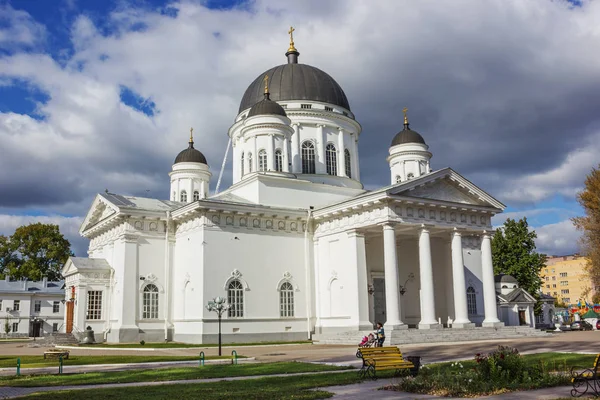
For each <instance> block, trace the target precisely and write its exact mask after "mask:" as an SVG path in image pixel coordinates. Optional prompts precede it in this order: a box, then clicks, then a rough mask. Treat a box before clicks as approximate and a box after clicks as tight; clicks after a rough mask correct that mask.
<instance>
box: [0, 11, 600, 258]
mask: <svg viewBox="0 0 600 400" xmlns="http://www.w3.org/2000/svg"><path fill="white" fill-rule="evenodd" d="M598 21H600V2H587V1H575V0H573V1H570V2H569V1H566V0H565V1H561V0H555V1H549V0H548V1H545V0H537V1H522V0H512V1H511V0H498V1H492V0H482V1H472V0H453V1H444V2H440V1H434V0H420V1H415V0H411V1H408V0H389V1H374V0H363V1H360V0H339V1H335V0H329V1H322V0H305V1H282V0H256V1H232V0H228V1H217V0H211V1H192V0H189V1H185V0H184V1H180V2H169V1H160V0H147V1H143V0H139V1H138V0H133V1H126V0H123V1H120V0H116V1H115V0H111V1H103V2H101V1H82V0H56V1H17V0H15V1H9V2H6V1H2V0H0V233H5V234H10V233H12V232H13V231H14V229H15V228H16V227H17V226H19V225H21V224H24V223H28V222H34V221H38V220H41V221H43V222H55V223H58V224H60V226H61V230H62V231H63V232H64V233H65V235H66V236H67V237H68V238H69V239H70V240H71V242H72V243H73V245H74V250H75V252H76V253H77V255H79V256H84V255H85V254H86V246H87V244H86V243H85V241H84V240H82V239H81V238H79V237H78V233H77V231H78V228H79V225H80V223H81V221H82V218H83V216H84V215H85V213H86V212H87V209H88V207H89V205H90V202H91V201H92V199H93V197H94V195H95V194H96V193H97V192H102V191H104V190H105V189H109V190H110V191H111V192H116V193H122V194H132V195H140V196H146V195H147V196H150V197H158V198H167V197H168V191H169V177H168V175H167V174H168V172H169V171H170V167H171V163H172V162H173V159H174V157H175V156H176V154H177V153H178V152H179V151H180V150H182V149H183V148H185V147H186V145H187V137H188V136H187V135H188V131H189V127H190V126H193V127H194V128H195V132H196V144H197V145H196V147H197V148H199V149H201V151H202V152H203V153H204V154H205V155H206V157H207V158H208V160H209V164H210V165H211V168H212V170H213V177H214V178H216V176H217V175H218V170H219V168H220V165H221V162H222V159H223V155H224V153H225V148H226V145H227V129H228V128H229V126H230V125H231V124H232V122H233V119H234V117H235V115H236V113H237V109H238V106H239V101H240V100H241V98H242V95H243V93H244V90H245V89H246V87H247V86H248V85H249V84H250V82H252V80H254V79H255V78H256V77H257V76H259V75H260V74H261V73H262V72H263V71H265V70H267V69H269V68H270V67H272V66H275V65H279V64H282V63H284V62H285V57H284V53H285V51H286V50H287V47H288V35H287V30H288V29H289V26H290V25H293V26H294V27H295V28H296V32H295V42H296V47H297V48H298V50H299V51H300V54H301V55H300V62H302V63H307V64H311V65H314V66H316V67H319V68H321V69H323V70H325V71H327V72H328V73H329V74H330V75H332V76H333V77H334V78H335V79H336V80H337V81H338V83H339V84H340V85H341V86H342V87H343V88H344V90H345V92H346V94H347V96H348V98H349V101H350V106H351V108H352V111H353V112H354V113H355V115H356V118H357V120H358V121H359V122H360V123H361V124H362V126H363V132H362V135H361V140H360V157H361V161H360V165H361V175H362V179H363V183H364V184H365V186H366V187H367V188H370V189H371V188H375V187H378V186H381V185H385V184H388V183H389V172H388V171H389V170H388V166H387V164H386V161H385V157H386V154H387V150H388V147H389V144H390V142H391V140H392V138H393V136H394V135H395V134H396V132H397V131H399V130H400V129H401V127H402V120H401V109H402V108H403V107H408V108H409V115H410V120H411V128H413V129H415V130H417V131H418V132H420V133H421V134H422V135H423V136H424V137H425V139H426V141H427V143H428V144H429V145H430V150H431V151H432V152H433V155H434V156H433V159H432V167H433V168H434V169H438V168H443V167H446V166H450V167H452V168H454V169H455V170H457V171H458V172H459V173H461V174H463V175H464V176H466V177H467V178H468V179H470V180H472V181H473V182H474V183H476V184H477V185H479V186H480V187H482V188H483V189H485V190H487V191H488V192H490V193H491V194H492V195H494V196H495V197H496V198H498V199H499V200H501V201H502V202H504V203H505V204H507V205H508V209H507V210H506V213H505V214H503V215H501V216H498V217H496V218H495V221H494V222H495V224H496V225H500V224H502V222H503V220H504V219H505V218H506V217H511V218H520V217H522V216H527V217H528V219H529V222H530V224H531V225H532V226H533V227H534V228H535V229H536V231H537V233H538V242H537V244H538V249H539V250H540V251H542V252H545V253H548V254H561V255H562V254H568V253H573V252H576V251H577V250H578V246H577V238H578V233H577V232H576V231H575V229H574V228H573V226H572V224H571V222H570V220H569V218H570V217H573V216H575V215H578V214H581V212H582V210H581V208H580V207H579V206H578V205H577V203H576V201H575V195H576V192H577V191H579V190H581V189H582V186H583V181H584V178H585V175H586V174H587V173H589V171H590V170H591V168H592V167H594V166H597V165H598V163H599V162H600V157H598V154H600V113H599V112H598V110H600V56H599V54H600V25H599V24H598ZM224 177H225V180H224V183H225V186H228V185H229V184H230V182H231V160H229V161H228V164H227V166H226V170H225V174H224ZM215 184H216V179H215V180H214V181H213V182H212V183H211V185H212V188H214V186H215Z"/></svg>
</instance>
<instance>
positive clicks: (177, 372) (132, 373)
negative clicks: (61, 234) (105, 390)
mask: <svg viewBox="0 0 600 400" xmlns="http://www.w3.org/2000/svg"><path fill="white" fill-rule="evenodd" d="M345 369H349V367H336V366H332V365H322V364H310V363H301V362H277V363H264V364H262V363H257V364H242V365H231V364H229V365H205V366H204V367H186V368H160V369H143V370H141V369H140V370H128V371H118V372H117V371H115V372H88V373H84V374H81V373H79V374H63V375H22V376H19V377H17V376H4V377H0V386H20V387H35V386H62V385H92V384H104V383H129V382H158V381H175V380H189V379H208V378H224V377H233V376H256V375H274V374H291V373H299V372H322V371H339V370H345ZM334 375H335V374H334ZM330 376H332V375H330ZM302 379H304V378H302Z"/></svg>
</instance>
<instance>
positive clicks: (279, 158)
mask: <svg viewBox="0 0 600 400" xmlns="http://www.w3.org/2000/svg"><path fill="white" fill-rule="evenodd" d="M275 171H277V172H281V171H283V155H281V150H279V149H277V150H275Z"/></svg>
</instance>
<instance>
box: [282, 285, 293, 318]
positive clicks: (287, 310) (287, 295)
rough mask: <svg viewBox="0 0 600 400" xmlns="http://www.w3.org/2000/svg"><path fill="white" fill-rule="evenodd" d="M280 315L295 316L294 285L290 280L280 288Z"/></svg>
mask: <svg viewBox="0 0 600 400" xmlns="http://www.w3.org/2000/svg"><path fill="white" fill-rule="evenodd" d="M279 316H280V317H293V316H294V287H293V286H292V284H291V283H289V282H283V283H282V284H281V287H280V288H279Z"/></svg>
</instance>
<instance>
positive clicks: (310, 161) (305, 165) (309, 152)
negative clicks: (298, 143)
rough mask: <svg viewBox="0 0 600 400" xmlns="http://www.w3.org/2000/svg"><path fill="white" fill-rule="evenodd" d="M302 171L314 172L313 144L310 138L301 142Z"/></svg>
mask: <svg viewBox="0 0 600 400" xmlns="http://www.w3.org/2000/svg"><path fill="white" fill-rule="evenodd" d="M302 173H303V174H314V173H315V145H314V143H313V142H311V141H310V140H307V141H306V142H304V143H302Z"/></svg>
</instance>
